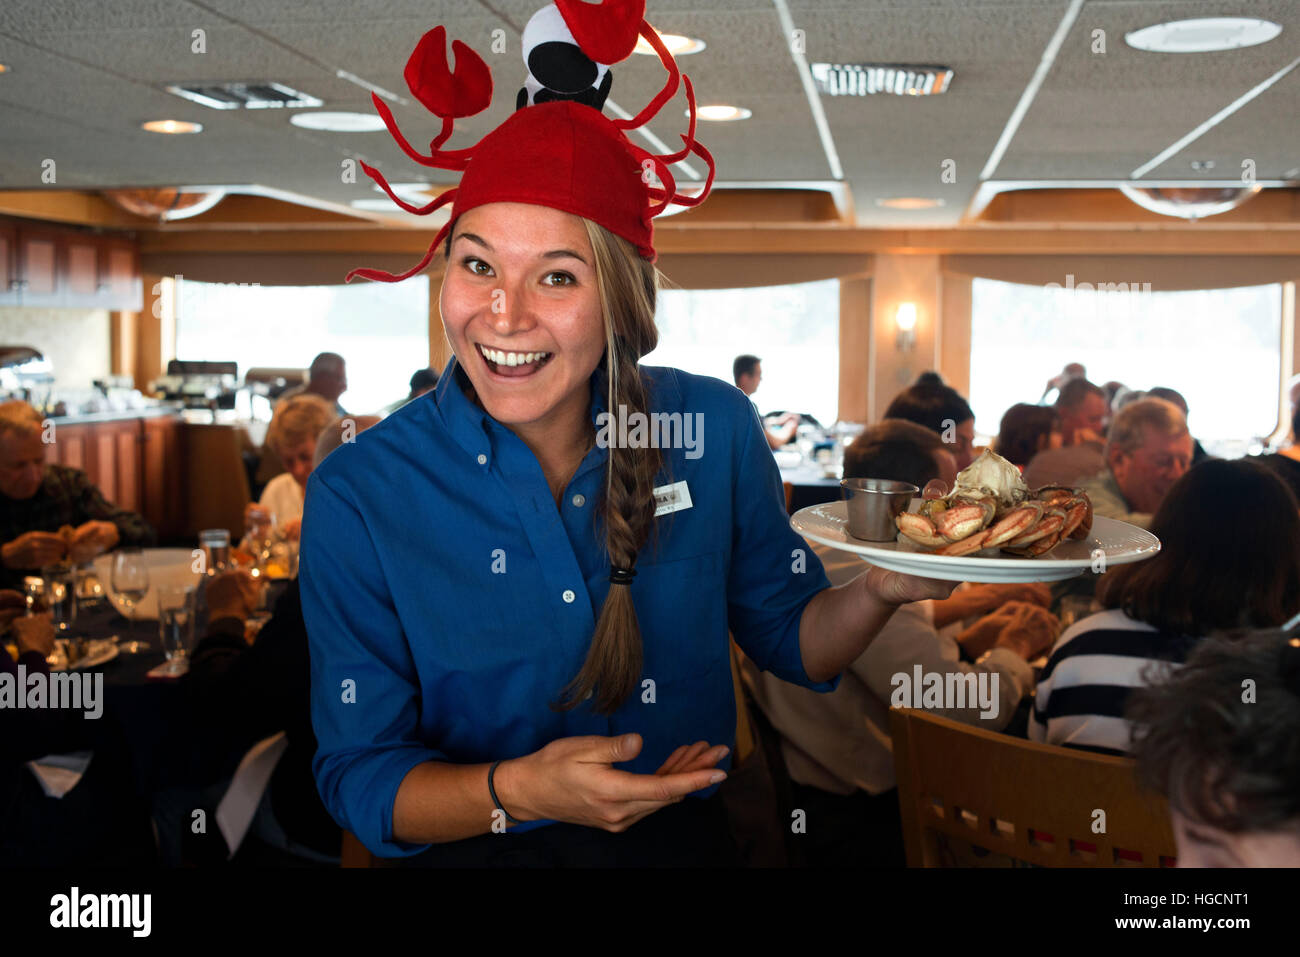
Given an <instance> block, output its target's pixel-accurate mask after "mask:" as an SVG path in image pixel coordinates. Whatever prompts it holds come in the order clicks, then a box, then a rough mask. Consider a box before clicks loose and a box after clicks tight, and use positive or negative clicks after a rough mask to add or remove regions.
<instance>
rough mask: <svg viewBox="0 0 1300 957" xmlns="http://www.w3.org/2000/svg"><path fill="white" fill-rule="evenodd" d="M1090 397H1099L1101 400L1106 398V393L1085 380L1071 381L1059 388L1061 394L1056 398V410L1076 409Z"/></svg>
mask: <svg viewBox="0 0 1300 957" xmlns="http://www.w3.org/2000/svg"><path fill="white" fill-rule="evenodd" d="M1090 395H1099V396H1101V397H1102V398H1103V399H1105V398H1106V393H1105V392H1103V391H1101V389H1099V388H1098V387H1097V386H1095V385H1093V384H1092V383H1091V382H1089V381H1088V380H1087V379H1071V380H1070V381H1069V382H1067V383H1065V385H1063V386H1061V392H1060V394H1059V395H1058V396H1057V397H1056V407H1057V408H1058V409H1077V408H1078V407H1079V406H1080V405H1082V404H1083V400H1084V399H1086V398H1087V397H1088V396H1090Z"/></svg>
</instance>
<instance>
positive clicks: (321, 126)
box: [289, 110, 384, 133]
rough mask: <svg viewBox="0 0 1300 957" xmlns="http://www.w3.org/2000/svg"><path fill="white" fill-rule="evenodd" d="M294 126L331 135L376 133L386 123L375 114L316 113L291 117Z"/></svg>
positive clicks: (290, 120)
mask: <svg viewBox="0 0 1300 957" xmlns="http://www.w3.org/2000/svg"><path fill="white" fill-rule="evenodd" d="M289 122H290V123H292V124H293V125H294V126H301V127H302V128H303V129H304V130H325V131H326V132H329V133H374V132H376V131H378V130H382V129H384V121H383V120H382V119H380V118H379V117H378V116H376V115H375V114H373V113H346V112H330V111H325V112H316V111H314V110H313V111H312V112H310V113H295V114H293V115H292V116H291V117H289Z"/></svg>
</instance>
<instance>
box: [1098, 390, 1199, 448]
mask: <svg viewBox="0 0 1300 957" xmlns="http://www.w3.org/2000/svg"><path fill="white" fill-rule="evenodd" d="M1147 429H1151V430H1153V431H1155V432H1156V433H1158V434H1160V435H1164V436H1168V437H1169V438H1171V439H1172V438H1178V437H1179V436H1183V435H1186V434H1187V419H1185V418H1184V417H1183V412H1182V409H1180V408H1178V406H1176V405H1174V404H1173V403H1172V402H1168V401H1166V400H1165V399H1154V398H1147V399H1138V400H1137V401H1136V402H1130V403H1129V404H1128V405H1126V406H1124V408H1122V409H1120V410H1119V412H1117V413H1116V414H1115V418H1114V420H1113V421H1112V422H1111V424H1110V432H1109V433H1108V435H1107V437H1106V461H1110V456H1111V452H1112V451H1114V452H1124V453H1132V452H1136V451H1137V450H1138V449H1140V448H1141V447H1142V446H1143V444H1145V442H1146V430H1147Z"/></svg>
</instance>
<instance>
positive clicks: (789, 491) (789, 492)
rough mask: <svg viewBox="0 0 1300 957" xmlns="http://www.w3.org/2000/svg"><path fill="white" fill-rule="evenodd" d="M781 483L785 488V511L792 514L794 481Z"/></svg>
mask: <svg viewBox="0 0 1300 957" xmlns="http://www.w3.org/2000/svg"><path fill="white" fill-rule="evenodd" d="M781 485H782V487H783V488H784V489H785V511H786V514H787V515H789V514H791V505H792V503H793V502H794V483H793V482H782V483H781Z"/></svg>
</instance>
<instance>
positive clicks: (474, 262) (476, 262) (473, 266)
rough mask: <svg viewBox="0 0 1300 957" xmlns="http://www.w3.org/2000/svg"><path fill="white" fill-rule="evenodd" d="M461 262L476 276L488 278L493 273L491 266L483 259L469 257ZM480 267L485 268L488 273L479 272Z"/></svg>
mask: <svg viewBox="0 0 1300 957" xmlns="http://www.w3.org/2000/svg"><path fill="white" fill-rule="evenodd" d="M461 262H462V263H464V265H465V266H467V267H468V268H469V271H470V272H472V273H473V274H474V275H476V276H486V275H487V274H488V273H490V272H491V271H492V267H491V266H489V265H488V264H487V263H485V262H484V261H483V260H481V259H475V258H474V257H473V256H467V257H466V258H465V259H463V260H461ZM478 266H483V267H484V268H485V269H487V271H488V272H479V271H478V268H477V267H478Z"/></svg>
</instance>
